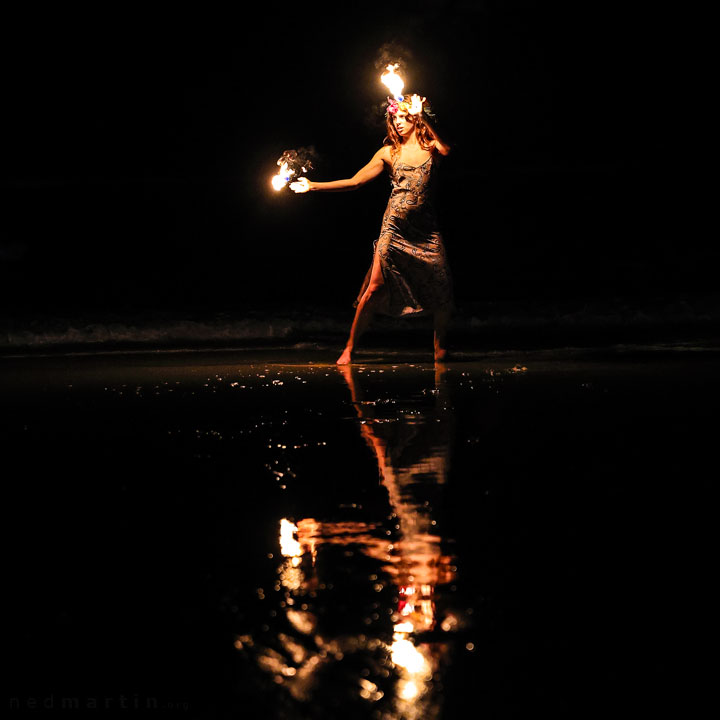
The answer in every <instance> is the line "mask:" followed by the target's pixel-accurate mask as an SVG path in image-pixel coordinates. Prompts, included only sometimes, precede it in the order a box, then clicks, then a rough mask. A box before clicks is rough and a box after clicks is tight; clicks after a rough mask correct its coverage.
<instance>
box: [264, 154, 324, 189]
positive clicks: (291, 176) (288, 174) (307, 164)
mask: <svg viewBox="0 0 720 720" xmlns="http://www.w3.org/2000/svg"><path fill="white" fill-rule="evenodd" d="M315 155H316V153H315V149H314V148H312V147H310V148H299V149H298V150H286V151H285V152H284V153H283V154H282V156H281V157H280V159H279V160H278V161H277V164H278V167H279V168H280V172H279V173H278V174H277V175H274V176H273V178H272V180H271V181H270V182H271V183H272V186H273V188H274V189H275V190H278V191H279V190H282V189H283V188H284V187H285V186H286V185H287V184H288V183H289V182H290V181H291V180H299V179H300V178H301V177H302V176H303V175H306V174H307V173H308V172H309V171H310V170H312V169H313V160H314V158H315Z"/></svg>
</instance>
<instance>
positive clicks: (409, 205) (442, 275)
mask: <svg viewBox="0 0 720 720" xmlns="http://www.w3.org/2000/svg"><path fill="white" fill-rule="evenodd" d="M385 122H386V128H387V136H386V137H385V140H384V142H383V146H382V148H380V150H378V151H377V152H376V153H375V155H374V156H373V158H372V160H370V162H369V163H368V164H367V165H366V166H365V167H363V168H362V169H360V170H359V171H358V172H357V173H356V174H355V175H354V176H353V177H351V178H348V179H345V180H333V181H330V182H316V181H311V180H308V179H307V178H304V177H303V178H300V179H299V180H297V181H295V182H293V183H291V185H290V188H291V189H292V190H293V191H294V192H296V193H305V192H310V191H328V192H342V191H347V190H356V189H357V188H359V187H361V186H362V185H365V184H366V183H368V182H370V181H371V180H373V179H375V178H376V177H378V175H380V174H381V173H382V171H383V169H386V170H387V171H388V173H389V174H390V178H391V182H392V191H391V193H390V199H389V201H388V205H387V209H386V210H385V214H384V216H383V220H382V225H381V228H380V235H379V237H378V239H377V240H376V241H375V244H374V253H373V261H372V264H371V266H370V269H369V270H368V273H367V275H366V277H365V282H364V283H363V286H362V289H361V291H360V294H359V296H358V298H357V300H356V302H355V307H356V311H355V317H354V319H353V323H352V327H351V329H350V336H349V338H348V341H347V344H346V346H345V349H344V350H343V352H342V355H340V357H339V358H338V360H337V364H338V365H347V364H350V363H351V362H352V359H353V352H354V350H355V348H356V346H357V342H358V339H359V338H360V336H361V335H362V333H363V332H364V331H365V330H366V329H367V327H368V326H369V324H370V322H371V321H372V319H373V317H374V316H375V314H376V313H383V314H386V315H392V316H409V315H419V314H430V313H432V315H433V325H434V357H435V361H436V362H443V361H444V360H446V359H447V347H446V333H447V326H448V321H449V319H450V314H451V310H452V306H453V292H452V279H451V275H450V271H449V268H448V264H447V259H446V255H445V246H444V244H443V239H442V235H441V233H440V229H439V226H438V222H437V218H436V214H435V210H434V207H433V194H434V186H435V181H436V169H437V164H438V160H439V157H440V156H444V155H447V154H448V153H449V152H450V148H449V146H448V145H447V144H446V143H444V142H443V141H442V140H441V139H440V137H439V136H438V134H437V132H436V131H435V130H434V129H433V127H432V125H431V124H430V120H429V117H428V114H427V101H426V98H424V97H420V96H418V95H412V96H410V95H404V96H403V95H396V96H395V97H392V98H390V97H389V98H388V103H387V112H386V116H385Z"/></svg>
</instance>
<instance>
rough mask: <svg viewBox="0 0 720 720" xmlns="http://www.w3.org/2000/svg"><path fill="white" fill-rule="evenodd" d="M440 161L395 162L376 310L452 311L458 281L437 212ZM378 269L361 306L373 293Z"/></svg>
mask: <svg viewBox="0 0 720 720" xmlns="http://www.w3.org/2000/svg"><path fill="white" fill-rule="evenodd" d="M436 176H437V160H436V158H435V156H434V155H431V156H430V157H429V158H428V159H427V160H426V161H425V162H424V163H422V165H418V166H415V167H414V166H412V165H407V164H405V163H403V162H401V161H400V158H399V157H395V158H393V162H392V169H391V184H392V191H391V193H390V199H389V200H388V205H387V208H386V210H385V214H384V215H383V220H382V225H381V228H380V235H379V237H378V239H377V240H376V241H375V244H374V255H375V256H377V257H378V258H379V261H380V266H381V269H382V275H383V280H384V288H383V290H382V293H381V296H380V297H379V298H378V305H377V306H376V310H377V311H378V312H381V313H383V314H385V315H393V316H405V315H420V314H426V313H433V312H436V311H438V310H444V309H447V310H450V309H452V307H453V288H452V277H451V275H450V270H449V268H448V264H447V258H446V255H445V245H444V243H443V239H442V235H441V233H440V228H439V226H438V221H437V217H436V214H435V208H434V201H433V200H434V198H433V195H434V192H435V184H436ZM371 273H372V265H371V266H370V270H368V272H367V275H366V276H365V281H364V283H363V286H362V288H361V290H360V294H359V295H358V298H357V300H356V301H355V303H354V304H355V305H356V306H357V304H358V302H359V301H360V298H361V297H362V296H363V293H364V292H365V290H366V289H367V286H368V284H369V282H370V275H371Z"/></svg>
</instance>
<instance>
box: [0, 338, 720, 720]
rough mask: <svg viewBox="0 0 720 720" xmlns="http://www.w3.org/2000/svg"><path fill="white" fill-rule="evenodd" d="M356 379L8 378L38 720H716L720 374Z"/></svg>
mask: <svg viewBox="0 0 720 720" xmlns="http://www.w3.org/2000/svg"><path fill="white" fill-rule="evenodd" d="M326 355H327V353H324V352H322V351H303V352H300V351H297V350H296V351H290V350H285V351H278V350H274V351H272V352H265V353H262V352H260V351H257V352H254V353H250V352H248V351H246V352H240V351H233V352H204V353H179V352H176V353H171V352H166V353H135V354H115V355H85V356H65V357H60V356H56V357H36V358H30V357H26V358H15V359H13V358H5V359H4V360H3V361H2V364H3V367H2V371H3V372H2V375H1V377H2V384H1V385H0V391H1V392H2V408H3V411H2V436H3V441H4V459H5V468H6V470H5V473H4V476H5V485H4V487H5V507H6V518H7V523H6V527H7V530H8V546H9V549H10V553H9V564H8V570H7V575H6V577H7V578H8V588H9V589H8V592H7V593H6V596H7V598H8V600H9V606H8V609H7V610H6V613H7V614H6V620H7V622H6V627H7V637H8V638H9V642H8V650H9V657H10V658H11V660H12V662H11V664H10V670H9V676H10V677H9V682H8V687H9V699H8V703H9V707H10V708H11V709H13V710H14V711H16V712H17V713H18V714H20V712H21V711H22V712H24V713H25V714H28V715H39V714H42V713H41V710H43V709H45V710H47V711H50V710H52V711H53V712H61V713H62V708H63V706H67V707H69V708H71V709H67V710H66V714H67V715H68V716H72V717H75V716H78V715H80V714H84V712H86V713H88V714H95V715H102V716H110V715H113V714H121V715H123V716H127V715H133V716H136V715H145V714H149V715H150V716H152V715H153V713H157V712H160V709H166V710H168V711H171V712H176V713H179V714H180V716H188V717H203V718H211V717H218V718H230V717H235V718H238V717H240V718H255V717H277V718H338V717H348V718H355V717H357V718H366V717H367V718H375V717H378V718H414V717H417V718H435V717H437V718H459V717H466V716H467V712H468V711H467V708H468V707H471V708H472V713H473V715H477V716H485V717H491V718H510V717H517V718H525V717H531V716H534V715H536V714H540V713H545V714H548V715H549V716H552V717H575V718H577V717H596V716H597V717H600V716H603V717H607V716H608V715H613V716H616V717H625V716H647V715H648V713H653V712H655V711H657V710H659V709H660V708H664V707H667V706H670V705H673V704H676V707H677V708H679V709H683V710H685V711H689V710H690V709H691V707H692V705H693V704H694V703H696V702H698V701H699V697H700V694H701V691H702V689H703V687H704V686H705V683H706V679H707V678H708V676H709V673H708V672H707V671H706V670H704V669H703V665H702V663H701V661H700V660H699V653H700V650H701V649H702V647H703V645H704V641H703V636H704V633H705V631H706V623H707V622H708V621H709V618H710V601H709V600H707V599H706V598H707V590H708V588H709V585H710V574H711V572H710V571H711V566H710V565H709V563H710V561H711V559H712V551H711V537H712V532H711V527H712V524H711V523H712V517H711V516H712V514H713V508H712V505H711V503H710V491H711V486H712V484H713V482H714V472H713V467H714V449H713V444H714V440H715V437H716V434H717V431H716V423H715V420H714V413H715V408H716V407H717V402H718V400H719V399H720V385H719V383H718V377H717V373H716V370H717V367H718V363H717V353H716V351H715V350H713V349H711V348H704V349H703V348H702V347H694V348H693V347H690V346H678V347H675V348H672V347H669V346H666V347H656V348H654V349H652V348H635V349H634V350H632V349H629V348H627V347H625V348H621V347H615V348H609V349H605V350H597V349H595V350H592V349H585V350H582V351H580V350H578V351H571V350H564V351H557V350H556V351H544V352H540V351H538V352H517V353H506V354H503V353H496V354H486V355H480V354H476V355H470V354H469V355H468V356H466V357H465V358H464V359H462V361H458V362H455V363H452V364H450V365H448V366H447V368H446V369H445V370H443V369H437V368H434V367H433V366H432V365H430V364H426V363H424V362H422V361H418V360H417V355H413V354H412V353H411V352H399V353H395V354H391V353H385V354H384V355H382V356H381V355H380V354H377V353H373V352H367V353H366V354H364V355H362V356H361V358H360V360H361V364H359V365H358V366H356V367H355V368H354V369H353V370H352V371H350V370H348V371H346V372H342V371H340V370H338V369H337V368H336V367H335V366H334V365H333V364H332V360H333V359H334V358H330V357H326ZM283 520H286V521H288V522H290V523H292V524H293V525H294V527H295V528H296V530H295V531H294V532H293V533H291V537H292V539H294V540H296V541H297V543H298V545H297V546H296V547H295V548H294V549H291V550H288V549H287V548H285V551H284V552H283V548H282V547H281V545H280V529H281V522H282V521H283ZM293 557H295V558H297V559H293ZM407 622H409V623H410V625H405V626H400V629H398V625H399V624H400V623H407ZM394 633H396V634H395V635H394ZM403 641H405V642H403ZM407 641H409V642H410V643H412V647H409V646H408V644H407ZM413 648H414V649H413ZM403 649H404V650H405V653H404V654H403V652H402V650H403ZM688 671H689V672H688ZM688 675H690V676H692V684H690V685H687V684H686V682H685V681H686V678H687V676H688ZM156 708H157V709H156Z"/></svg>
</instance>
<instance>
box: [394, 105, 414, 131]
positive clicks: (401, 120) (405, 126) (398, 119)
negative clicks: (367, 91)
mask: <svg viewBox="0 0 720 720" xmlns="http://www.w3.org/2000/svg"><path fill="white" fill-rule="evenodd" d="M393 125H394V126H395V129H396V130H397V131H398V135H400V137H407V136H408V135H410V133H411V132H412V131H413V128H414V127H415V121H414V119H413V117H412V115H408V114H407V113H406V112H402V111H400V110H398V111H397V112H396V113H395V115H393Z"/></svg>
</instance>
